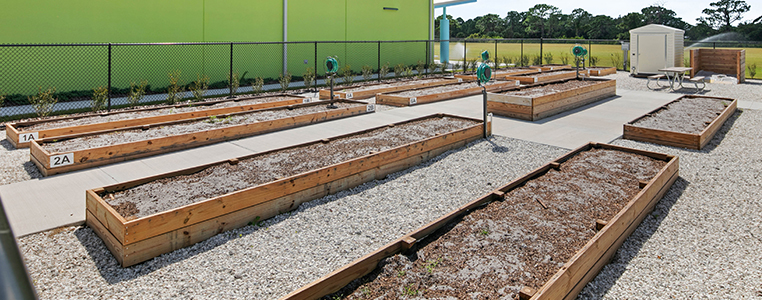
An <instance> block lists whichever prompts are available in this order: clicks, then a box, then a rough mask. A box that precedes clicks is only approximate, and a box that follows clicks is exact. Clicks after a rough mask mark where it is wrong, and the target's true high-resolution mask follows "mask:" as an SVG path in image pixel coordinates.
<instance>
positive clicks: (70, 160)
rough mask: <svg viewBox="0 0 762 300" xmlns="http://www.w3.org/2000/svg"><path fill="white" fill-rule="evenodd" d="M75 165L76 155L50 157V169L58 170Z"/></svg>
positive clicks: (67, 154)
mask: <svg viewBox="0 0 762 300" xmlns="http://www.w3.org/2000/svg"><path fill="white" fill-rule="evenodd" d="M73 164H74V153H66V154H59V155H53V156H51V157H50V167H51V168H57V167H63V166H68V165H73Z"/></svg>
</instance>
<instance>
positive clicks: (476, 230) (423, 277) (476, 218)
mask: <svg viewBox="0 0 762 300" xmlns="http://www.w3.org/2000/svg"><path fill="white" fill-rule="evenodd" d="M665 164H666V162H664V161H659V160H655V159H652V158H650V157H646V156H641V155H637V154H632V153H627V152H621V151H617V150H603V149H596V150H590V151H585V152H582V153H580V154H578V155H576V156H575V157H573V158H571V159H570V160H568V161H567V162H565V163H563V164H562V165H561V167H560V169H559V170H550V171H549V172H548V173H546V174H545V175H543V176H541V177H538V178H536V179H532V180H530V181H528V182H527V183H526V184H525V185H523V186H521V187H519V188H516V189H514V190H512V191H510V192H508V193H506V197H505V201H498V202H492V203H490V204H488V205H486V206H484V207H482V208H481V209H477V210H474V211H472V212H471V213H469V214H468V215H466V216H464V217H461V218H458V219H456V220H455V221H452V222H450V223H448V224H447V225H445V226H444V227H442V228H441V229H439V230H438V231H437V232H435V233H434V234H432V235H430V236H429V237H427V238H425V239H424V240H422V241H421V242H420V243H418V244H417V246H414V247H413V249H411V250H410V251H408V252H406V253H405V254H398V255H395V256H392V257H389V258H386V259H384V260H382V261H381V262H380V263H379V267H378V268H376V270H374V271H373V272H372V273H370V274H369V275H366V276H365V277H363V278H360V279H357V280H355V281H353V282H352V283H350V284H349V285H348V286H347V287H345V288H344V289H342V290H340V291H339V292H337V293H336V294H334V295H330V296H326V297H325V298H324V299H333V297H335V296H340V295H345V298H346V299H399V298H405V297H410V298H416V299H518V297H517V295H518V292H519V291H520V290H521V288H522V287H524V286H528V287H531V288H533V289H535V290H538V289H539V288H540V287H542V286H543V285H544V284H545V282H547V281H548V280H549V279H550V278H551V277H552V276H553V275H554V274H555V273H556V272H557V271H558V270H559V268H561V267H562V266H563V265H564V264H565V263H566V262H567V261H568V260H569V259H570V258H571V257H572V256H573V255H574V254H575V253H576V251H578V250H579V249H581V248H582V247H583V246H584V245H585V244H586V243H587V242H588V241H589V240H590V239H591V238H592V237H593V236H594V235H595V234H596V230H595V220H596V219H602V220H610V219H611V218H612V217H613V216H614V215H616V214H617V213H618V212H619V211H620V210H621V209H622V208H623V207H624V206H625V205H626V204H627V203H628V202H629V201H630V200H631V199H632V198H633V197H634V196H635V195H636V194H637V193H638V192H639V191H640V189H639V188H638V181H639V180H650V179H651V178H653V177H654V176H655V175H656V174H657V173H658V172H659V170H661V168H662V167H664V165H665ZM540 201H542V203H543V204H544V205H546V206H547V209H545V208H543V207H542V205H541V204H540Z"/></svg>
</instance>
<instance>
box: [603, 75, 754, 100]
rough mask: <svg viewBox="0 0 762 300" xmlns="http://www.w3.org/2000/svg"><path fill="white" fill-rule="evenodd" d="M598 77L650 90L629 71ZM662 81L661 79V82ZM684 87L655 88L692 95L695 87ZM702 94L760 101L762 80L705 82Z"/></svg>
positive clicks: (618, 87) (661, 90) (643, 81)
mask: <svg viewBox="0 0 762 300" xmlns="http://www.w3.org/2000/svg"><path fill="white" fill-rule="evenodd" d="M599 78H611V79H616V88H617V90H619V89H626V90H636V91H651V90H649V89H648V88H647V87H646V78H635V77H630V73H628V72H623V71H619V72H617V73H616V74H611V75H606V76H603V77H599ZM663 83H664V81H662V84H663ZM684 86H685V88H682V89H678V90H677V91H671V90H670V89H669V88H663V89H660V90H655V91H656V92H659V93H670V94H675V95H676V97H675V98H677V96H680V95H694V94H696V89H695V88H692V87H693V84H692V83H687V84H684ZM699 95H704V96H715V97H725V98H733V99H739V100H747V101H755V102H762V97H760V95H762V80H760V79H746V83H743V84H722V83H707V84H706V88H705V89H704V90H703V91H702V92H701V93H699Z"/></svg>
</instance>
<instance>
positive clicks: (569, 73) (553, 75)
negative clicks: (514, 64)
mask: <svg viewBox="0 0 762 300" xmlns="http://www.w3.org/2000/svg"><path fill="white" fill-rule="evenodd" d="M579 76H585V77H587V76H590V73H589V72H588V71H587V70H580V71H579ZM572 78H577V71H576V70H561V71H548V72H542V73H537V74H526V75H516V76H506V77H505V79H506V80H518V81H519V82H520V83H521V84H535V83H542V82H549V81H558V80H564V79H572Z"/></svg>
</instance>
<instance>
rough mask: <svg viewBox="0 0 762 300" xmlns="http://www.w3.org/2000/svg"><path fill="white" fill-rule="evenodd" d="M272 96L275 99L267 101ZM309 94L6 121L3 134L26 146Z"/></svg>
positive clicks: (281, 102)
mask: <svg viewBox="0 0 762 300" xmlns="http://www.w3.org/2000/svg"><path fill="white" fill-rule="evenodd" d="M269 99H273V100H276V101H267V100H269ZM309 102H310V98H305V97H302V96H293V95H276V96H259V97H246V98H236V99H222V100H216V101H208V102H198V103H193V104H192V106H189V105H188V104H176V105H166V106H159V107H149V108H142V109H131V110H124V111H115V112H105V113H99V114H87V115H80V116H71V117H63V118H52V119H45V120H37V121H28V122H17V123H8V124H5V131H6V138H7V139H8V141H10V142H11V144H12V145H13V146H14V147H16V148H26V147H29V142H31V141H32V140H53V139H57V138H59V137H61V136H66V135H73V134H84V133H90V132H98V131H103V130H111V129H124V128H131V127H140V126H144V125H150V124H156V123H164V122H170V121H177V120H186V119H193V118H198V117H207V116H215V115H221V114H228V113H234V112H240V111H251V110H257V109H264V108H270V107H279V106H286V105H292V104H299V103H309Z"/></svg>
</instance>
